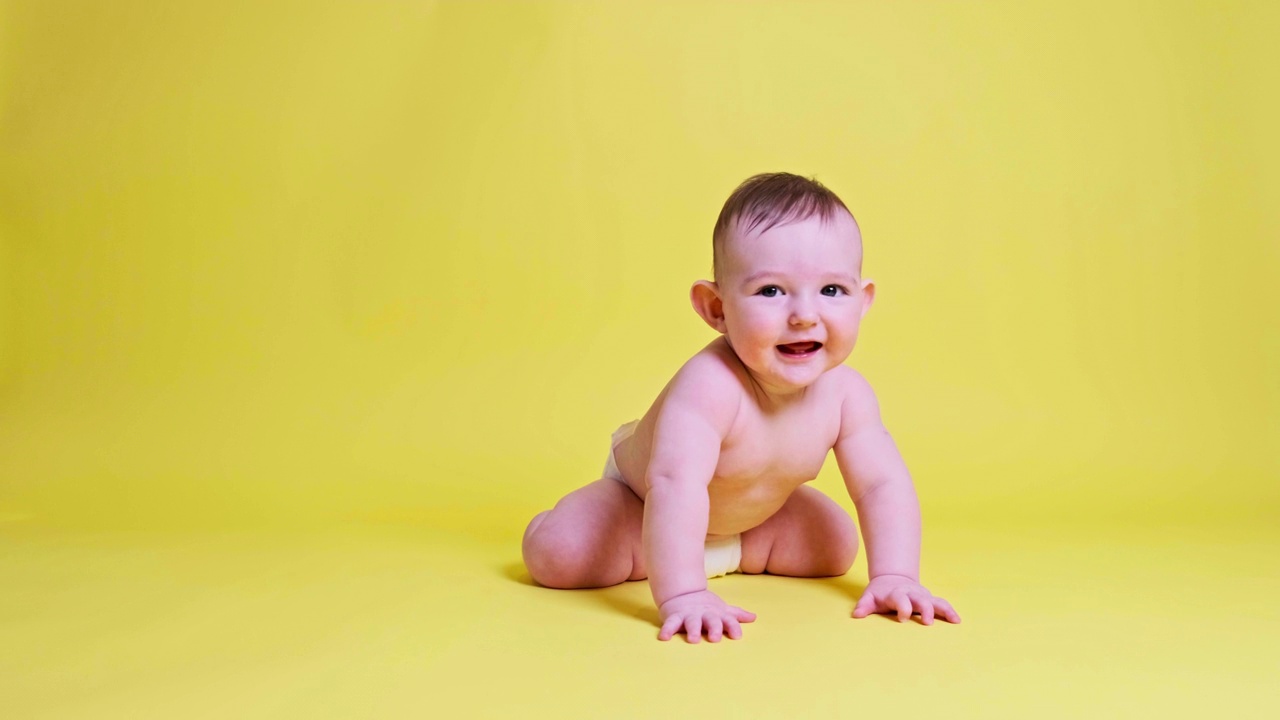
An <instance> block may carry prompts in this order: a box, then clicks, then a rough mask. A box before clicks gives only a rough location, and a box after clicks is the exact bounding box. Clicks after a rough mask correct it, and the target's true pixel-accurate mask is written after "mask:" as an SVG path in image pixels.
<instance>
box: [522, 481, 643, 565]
mask: <svg viewBox="0 0 1280 720" xmlns="http://www.w3.org/2000/svg"><path fill="white" fill-rule="evenodd" d="M643 522H644V502H642V501H641V500H640V498H638V497H636V494H635V493H633V492H631V488H629V487H627V486H626V485H624V484H622V483H620V482H618V481H617V480H611V479H609V478H604V479H601V480H597V481H595V482H593V483H591V484H590V485H587V486H585V487H581V488H578V489H577V490H574V491H573V492H571V493H569V494H568V495H565V496H564V497H563V498H561V500H560V502H558V503H556V506H555V507H554V508H552V509H550V510H548V511H546V512H542V513H539V514H538V515H537V516H536V517H534V518H533V520H532V521H531V522H530V523H529V527H528V529H527V530H525V531H524V543H523V548H524V564H525V567H527V568H529V574H530V575H532V576H533V579H534V580H535V581H537V582H538V584H539V585H545V586H547V587H553V588H589V587H605V586H607V585H617V584H618V583H620V582H623V581H625V580H643V579H644V578H645V577H647V575H646V574H645V570H644V553H643V551H642V550H641V547H640V528H641V526H642V524H643Z"/></svg>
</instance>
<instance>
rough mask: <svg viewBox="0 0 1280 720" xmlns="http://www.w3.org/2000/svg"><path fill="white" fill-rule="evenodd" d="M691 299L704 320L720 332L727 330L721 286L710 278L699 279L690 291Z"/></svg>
mask: <svg viewBox="0 0 1280 720" xmlns="http://www.w3.org/2000/svg"><path fill="white" fill-rule="evenodd" d="M689 299H690V300H692V301H693V309H694V311H696V312H697V313H698V317H700V318H702V320H703V322H705V323H706V324H708V325H710V326H711V329H712V330H715V331H716V332H718V333H724V332H726V329H727V328H726V326H725V324H724V302H723V301H721V300H720V287H719V286H718V285H716V284H715V283H713V282H711V281H710V280H699V281H698V282H696V283H694V284H693V289H692V290H690V291H689Z"/></svg>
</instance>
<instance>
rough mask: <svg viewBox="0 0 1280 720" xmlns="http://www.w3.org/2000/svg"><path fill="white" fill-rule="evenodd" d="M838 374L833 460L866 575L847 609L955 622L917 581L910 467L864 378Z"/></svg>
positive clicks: (916, 517)
mask: <svg viewBox="0 0 1280 720" xmlns="http://www.w3.org/2000/svg"><path fill="white" fill-rule="evenodd" d="M846 377H848V378H849V380H848V382H847V383H846V384H845V385H846V390H845V397H844V402H843V404H842V406H841V417H840V436H839V439H838V440H837V441H836V446H835V453H836V462H837V463H839V465H840V474H841V475H843V476H844V482H845V487H847V488H848V490H849V497H850V498H852V499H853V503H854V505H855V506H856V507H857V509H858V524H859V525H861V526H862V538H863V543H864V544H865V546H866V549H867V574H868V576H869V577H870V582H869V583H868V584H867V589H866V591H865V592H863V594H862V597H861V598H860V599H859V600H858V603H857V605H856V606H855V607H854V609H853V616H854V617H856V618H861V617H866V616H867V615H870V614H871V613H895V612H896V613H897V615H898V620H900V621H905V620H907V618H909V617H911V615H912V613H913V612H916V613H919V614H920V619H921V620H922V621H923V622H924V624H925V625H929V624H932V623H933V618H934V615H935V614H936V615H937V616H938V617H941V618H943V619H945V620H947V621H949V622H953V623H957V622H960V616H959V615H958V614H957V613H956V611H955V610H954V609H953V608H952V607H951V604H950V603H948V602H947V601H946V600H943V599H942V598H940V597H934V596H933V595H932V594H930V592H929V591H928V590H927V589H926V588H925V587H924V586H922V585H921V584H920V503H919V500H918V499H917V498H916V490H915V486H914V485H913V484H912V482H911V474H910V473H908V472H907V466H906V463H904V462H903V461H902V455H900V454H899V453H898V447H897V445H895V444H894V442H893V438H892V437H891V436H890V435H889V431H888V430H886V429H885V427H884V424H883V423H882V422H881V421H880V405H879V403H878V402H877V401H876V396H875V392H873V391H872V389H871V385H870V384H868V383H867V381H866V379H864V378H863V377H862V376H861V375H860V374H858V373H857V372H851V373H848V375H847V376H846Z"/></svg>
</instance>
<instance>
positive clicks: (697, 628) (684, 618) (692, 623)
mask: <svg viewBox="0 0 1280 720" xmlns="http://www.w3.org/2000/svg"><path fill="white" fill-rule="evenodd" d="M658 615H659V616H660V617H661V618H662V630H660V631H658V639H659V640H662V641H667V640H670V639H671V638H672V637H674V636H675V635H676V633H678V632H680V628H681V626H684V634H685V637H686V638H687V639H688V640H689V642H691V643H696V642H698V641H699V640H701V639H702V633H703V632H704V631H705V632H706V633H707V639H708V640H710V641H711V642H720V638H721V637H722V636H724V635H728V636H729V639H731V640H737V639H738V638H740V637H742V627H741V626H740V625H738V623H739V622H752V621H754V620H755V619H756V614H755V613H753V612H748V611H746V610H743V609H742V608H740V607H736V606H734V605H729V604H728V603H726V602H725V601H723V600H721V599H720V596H719V595H716V594H715V593H713V592H711V591H710V590H700V591H698V592H691V593H685V594H684V595H677V596H675V597H673V598H671V599H670V600H668V601H666V602H664V603H662V605H660V606H658Z"/></svg>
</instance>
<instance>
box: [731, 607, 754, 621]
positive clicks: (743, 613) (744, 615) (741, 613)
mask: <svg viewBox="0 0 1280 720" xmlns="http://www.w3.org/2000/svg"><path fill="white" fill-rule="evenodd" d="M729 612H730V613H731V614H732V615H733V617H734V618H735V619H736V620H738V621H739V622H755V620H756V614H755V613H753V612H751V611H750V610H743V609H742V608H740V607H738V606H737V605H730V606H729Z"/></svg>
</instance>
